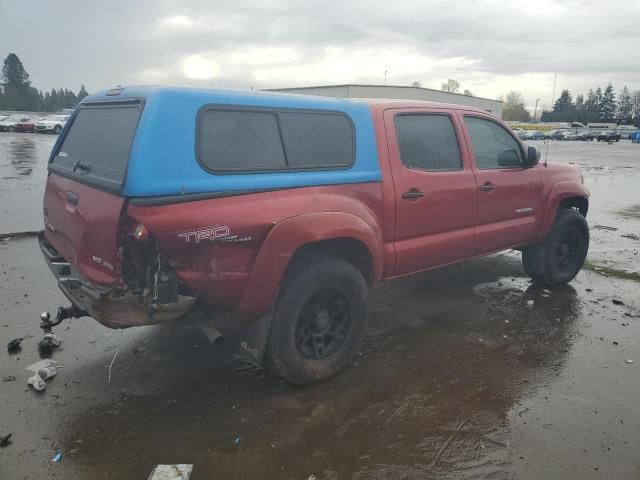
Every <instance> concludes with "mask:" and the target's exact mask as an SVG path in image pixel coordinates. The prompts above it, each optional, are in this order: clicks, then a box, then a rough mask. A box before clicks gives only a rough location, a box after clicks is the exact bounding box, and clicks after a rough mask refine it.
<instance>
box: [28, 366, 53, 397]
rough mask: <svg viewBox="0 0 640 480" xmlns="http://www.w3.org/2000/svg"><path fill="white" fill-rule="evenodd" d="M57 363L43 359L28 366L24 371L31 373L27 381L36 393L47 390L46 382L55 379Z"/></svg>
mask: <svg viewBox="0 0 640 480" xmlns="http://www.w3.org/2000/svg"><path fill="white" fill-rule="evenodd" d="M57 365H58V363H57V362H56V361H55V360H51V359H45V360H41V361H39V362H36V363H34V364H33V365H29V366H28V367H27V368H26V369H27V370H28V371H30V372H32V373H33V375H32V376H31V377H29V379H28V380H27V385H31V386H32V387H33V389H34V390H35V391H36V392H42V391H44V390H46V388H47V382H46V380H47V379H49V378H52V377H55V376H56V374H57V373H58V368H57Z"/></svg>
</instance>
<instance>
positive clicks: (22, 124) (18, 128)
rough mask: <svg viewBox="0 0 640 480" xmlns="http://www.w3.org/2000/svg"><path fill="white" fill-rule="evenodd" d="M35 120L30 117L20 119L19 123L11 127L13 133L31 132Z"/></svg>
mask: <svg viewBox="0 0 640 480" xmlns="http://www.w3.org/2000/svg"><path fill="white" fill-rule="evenodd" d="M36 122H37V120H36V119H35V118H32V117H27V118H21V119H20V121H19V122H16V124H15V125H14V126H13V130H14V131H15V132H23V133H24V132H33V128H34V127H35V124H36Z"/></svg>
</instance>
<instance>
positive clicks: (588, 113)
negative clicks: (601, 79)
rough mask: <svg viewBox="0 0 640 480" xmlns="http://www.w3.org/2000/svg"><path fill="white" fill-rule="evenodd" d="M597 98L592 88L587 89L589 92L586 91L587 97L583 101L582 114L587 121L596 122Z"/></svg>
mask: <svg viewBox="0 0 640 480" xmlns="http://www.w3.org/2000/svg"><path fill="white" fill-rule="evenodd" d="M598 110H599V107H598V100H597V99H596V94H595V93H594V92H593V89H592V88H590V89H589V93H587V99H586V100H585V102H584V116H585V121H586V122H587V123H591V122H596V121H597V120H598V117H599V113H598Z"/></svg>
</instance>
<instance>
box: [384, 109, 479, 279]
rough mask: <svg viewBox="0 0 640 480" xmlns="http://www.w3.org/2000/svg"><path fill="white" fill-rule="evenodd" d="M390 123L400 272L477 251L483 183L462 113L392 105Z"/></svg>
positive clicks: (388, 113)
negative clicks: (466, 142)
mask: <svg viewBox="0 0 640 480" xmlns="http://www.w3.org/2000/svg"><path fill="white" fill-rule="evenodd" d="M385 129H386V132H387V139H388V146H389V161H390V164H391V169H392V175H393V183H394V187H395V195H396V198H395V205H396V226H395V250H396V272H395V274H396V275H402V274H406V273H410V272H414V271H418V270H423V269H426V268H430V267H434V266H437V265H442V264H446V263H450V262H453V261H456V260H460V259H463V258H467V257H469V256H471V255H472V254H473V250H474V248H473V243H474V242H473V236H474V232H473V230H474V224H475V221H476V213H477V186H476V182H475V178H474V175H473V171H472V170H471V166H470V163H469V159H468V154H467V150H466V148H462V143H461V139H462V138H464V137H463V135H462V132H461V126H460V124H459V121H458V119H457V118H456V116H455V115H452V114H451V113H450V112H448V111H446V110H438V109H411V110H396V109H391V110H387V111H386V112H385Z"/></svg>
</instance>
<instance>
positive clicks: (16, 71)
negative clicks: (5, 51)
mask: <svg viewBox="0 0 640 480" xmlns="http://www.w3.org/2000/svg"><path fill="white" fill-rule="evenodd" d="M2 85H3V86H4V103H5V108H7V109H8V110H30V107H31V105H30V102H31V101H33V98H32V97H33V93H32V92H31V91H30V88H31V81H30V80H29V74H28V73H27V71H26V70H25V69H24V66H23V65H22V62H21V61H20V59H19V58H18V56H17V55H16V54H15V53H10V54H9V55H7V58H5V59H4V64H3V65H2Z"/></svg>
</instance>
